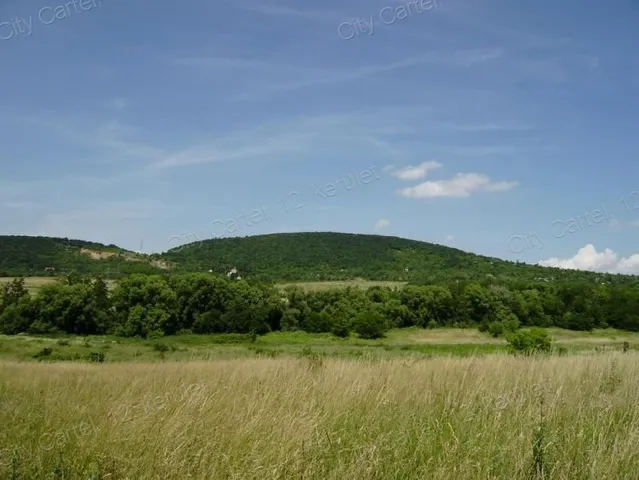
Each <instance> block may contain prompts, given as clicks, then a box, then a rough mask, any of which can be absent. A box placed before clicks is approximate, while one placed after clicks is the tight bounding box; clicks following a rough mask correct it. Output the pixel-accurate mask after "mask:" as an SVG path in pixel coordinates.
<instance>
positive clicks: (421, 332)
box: [0, 327, 639, 363]
mask: <svg viewBox="0 0 639 480" xmlns="http://www.w3.org/2000/svg"><path fill="white" fill-rule="evenodd" d="M547 331H548V332H549V334H550V336H551V338H552V340H553V345H554V349H555V352H556V353H561V354H572V353H587V352H598V353H602V352H611V351H623V350H624V344H627V347H626V348H627V349H629V350H639V334H638V333H631V332H625V331H621V330H614V329H605V330H593V331H592V332H591V333H588V332H574V331H571V330H563V329H559V328H549V329H547ZM45 350H49V351H50V353H48V354H47V355H42V352H43V351H45ZM508 352H509V349H508V345H507V342H506V340H505V339H504V338H502V337H500V338H493V337H491V336H490V335H489V334H488V333H481V332H479V331H478V330H477V329H471V328H468V329H461V328H437V329H423V328H419V327H411V328H401V329H392V330H390V331H389V332H387V333H386V335H385V337H384V338H380V339H377V340H364V339H361V338H358V337H357V336H354V335H353V336H350V337H348V338H339V337H336V336H335V335H332V334H330V333H320V334H313V333H307V332H301V331H298V332H271V333H268V334H266V335H261V336H258V337H257V338H252V337H251V336H250V335H241V334H219V335H176V336H170V337H160V338H154V339H137V338H123V337H116V336H107V335H91V336H74V335H55V336H51V335H50V336H48V335H37V336H36V335H23V334H21V335H14V336H9V335H0V360H9V361H39V362H42V361H74V360H77V361H83V360H86V359H88V357H89V356H90V354H91V353H94V354H102V355H104V362H106V363H110V362H156V361H157V362H165V361H181V362H186V361H202V360H204V361H211V360H232V359H255V358H276V357H284V358H289V357H290V358H297V357H308V356H319V357H324V358H334V359H344V360H348V359H351V360H372V361H378V360H390V359H393V358H403V359H411V358H422V357H432V356H440V355H453V356H481V355H488V354H496V353H503V354H507V353H508Z"/></svg>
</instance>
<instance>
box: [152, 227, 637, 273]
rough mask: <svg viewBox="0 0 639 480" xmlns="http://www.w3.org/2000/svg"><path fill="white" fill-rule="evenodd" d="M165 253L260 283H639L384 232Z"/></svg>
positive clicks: (186, 266) (185, 263)
mask: <svg viewBox="0 0 639 480" xmlns="http://www.w3.org/2000/svg"><path fill="white" fill-rule="evenodd" d="M162 258H163V259H165V260H167V261H170V262H171V263H174V264H175V265H177V269H178V271H182V272H207V271H209V270H212V271H213V273H218V274H224V273H226V272H228V271H229V270H230V269H231V268H232V267H236V268H237V269H238V271H239V272H240V274H241V275H242V277H243V278H251V279H254V280H260V281H323V280H348V279H353V278H364V279H367V280H392V281H408V282H416V283H422V284H431V283H441V282H445V281H450V280H460V281H468V280H484V279H486V278H493V279H495V280H496V281H504V280H507V279H513V278H517V279H520V280H526V281H534V280H536V279H540V278H543V279H547V280H570V281H581V280H583V281H593V282H598V283H600V282H611V283H615V284H616V283H634V282H636V281H637V277H634V276H623V275H610V274H596V273H593V272H584V271H577V270H573V271H570V270H560V269H555V268H548V267H540V266H536V265H530V264H525V263H515V262H508V261H505V260H501V259H498V258H491V257H485V256H481V255H476V254H473V253H468V252H464V251H462V250H458V249H456V248H451V247H446V246H443V245H436V244H432V243H427V242H420V241H416V240H408V239H404V238H398V237H389V236H382V235H361V234H348V233H332V232H314V233H277V234H271V235H256V236H249V237H236V238H223V239H215V240H205V241H201V242H196V243H192V244H189V245H185V246H183V247H178V248H175V249H172V250H169V251H168V252H166V253H165V254H163V255H162Z"/></svg>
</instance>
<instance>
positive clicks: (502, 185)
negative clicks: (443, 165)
mask: <svg viewBox="0 0 639 480" xmlns="http://www.w3.org/2000/svg"><path fill="white" fill-rule="evenodd" d="M517 185H518V182H494V181H493V180H491V179H490V177H489V176H487V175H484V174H481V173H458V174H457V175H455V176H454V177H453V178H452V179H450V180H438V181H436V182H423V183H420V184H418V185H415V186H414V187H406V188H401V189H399V190H398V191H397V193H398V194H399V195H401V196H403V197H407V198H430V197H468V196H470V195H471V194H472V193H476V192H482V191H484V192H503V191H506V190H510V189H512V188H514V187H516V186H517Z"/></svg>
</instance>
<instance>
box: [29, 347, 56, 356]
mask: <svg viewBox="0 0 639 480" xmlns="http://www.w3.org/2000/svg"><path fill="white" fill-rule="evenodd" d="M52 353H53V349H52V348H50V347H45V348H43V349H42V350H40V351H39V352H38V353H36V354H35V355H34V356H33V358H38V359H39V358H45V357H50V356H51V354H52Z"/></svg>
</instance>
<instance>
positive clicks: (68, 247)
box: [0, 236, 163, 278]
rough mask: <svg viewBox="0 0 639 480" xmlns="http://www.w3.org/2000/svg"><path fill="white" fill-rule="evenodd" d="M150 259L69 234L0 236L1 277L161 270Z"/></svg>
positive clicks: (151, 271) (123, 273)
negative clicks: (55, 235) (64, 235)
mask: <svg viewBox="0 0 639 480" xmlns="http://www.w3.org/2000/svg"><path fill="white" fill-rule="evenodd" d="M91 254H93V256H91ZM153 261H154V260H153V259H152V258H150V257H148V256H146V255H142V254H136V253H134V252H130V251H127V250H124V249H122V248H119V247H117V246H115V245H108V246H107V245H103V244H101V243H94V242H85V241H83V240H71V239H68V238H49V237H29V236H0V277H16V276H25V277H35V276H38V277H41V276H68V275H74V274H78V275H91V276H103V277H109V278H117V277H119V276H123V275H127V274H132V273H158V272H161V271H163V269H162V268H160V267H159V266H157V265H153Z"/></svg>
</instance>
